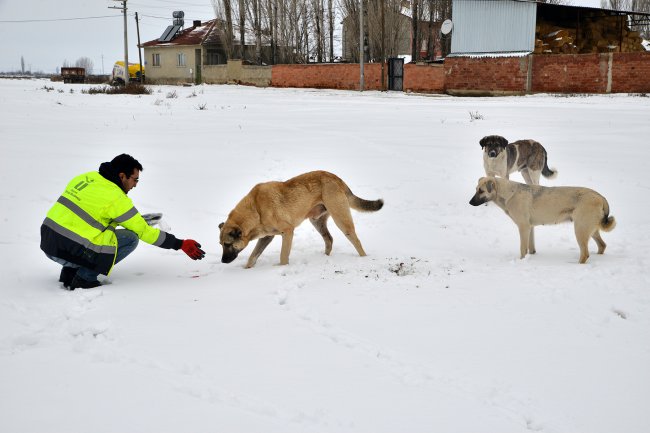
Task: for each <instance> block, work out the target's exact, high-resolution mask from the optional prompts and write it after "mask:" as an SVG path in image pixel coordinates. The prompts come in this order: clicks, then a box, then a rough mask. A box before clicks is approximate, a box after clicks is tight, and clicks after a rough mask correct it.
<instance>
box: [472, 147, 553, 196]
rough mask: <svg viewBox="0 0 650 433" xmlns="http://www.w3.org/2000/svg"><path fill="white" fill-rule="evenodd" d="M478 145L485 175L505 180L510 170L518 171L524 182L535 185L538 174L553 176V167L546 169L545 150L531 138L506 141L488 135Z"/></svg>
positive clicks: (551, 177)
mask: <svg viewBox="0 0 650 433" xmlns="http://www.w3.org/2000/svg"><path fill="white" fill-rule="evenodd" d="M479 144H480V145H481V148H482V149H483V168H485V174H486V175H487V176H500V177H503V178H505V179H509V177H510V173H514V172H515V171H519V172H520V173H521V175H522V177H523V178H524V180H525V181H526V183H527V184H528V185H539V178H540V175H544V177H546V178H549V179H553V178H555V177H556V176H557V170H552V169H550V168H548V164H547V159H548V157H547V155H546V149H544V146H542V145H541V144H539V143H538V142H537V141H535V140H518V141H514V142H512V143H508V140H506V139H505V138H503V137H501V136H500V135H488V136H487V137H483V138H482V139H481V141H480V142H479Z"/></svg>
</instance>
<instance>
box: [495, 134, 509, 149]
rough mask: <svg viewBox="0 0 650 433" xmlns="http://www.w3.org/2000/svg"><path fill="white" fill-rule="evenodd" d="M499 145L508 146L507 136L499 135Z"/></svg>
mask: <svg viewBox="0 0 650 433" xmlns="http://www.w3.org/2000/svg"><path fill="white" fill-rule="evenodd" d="M497 138H498V142H499V146H501V147H506V146H507V145H508V140H506V139H505V137H501V136H497Z"/></svg>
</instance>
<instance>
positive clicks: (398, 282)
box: [0, 80, 650, 433]
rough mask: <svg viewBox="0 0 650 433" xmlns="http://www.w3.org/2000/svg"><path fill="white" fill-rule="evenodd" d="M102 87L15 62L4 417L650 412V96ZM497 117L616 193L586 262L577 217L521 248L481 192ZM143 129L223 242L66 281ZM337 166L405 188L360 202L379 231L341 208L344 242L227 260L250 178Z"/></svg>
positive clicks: (640, 423)
mask: <svg viewBox="0 0 650 433" xmlns="http://www.w3.org/2000/svg"><path fill="white" fill-rule="evenodd" d="M46 87H48V88H49V87H53V88H54V89H53V90H52V91H47V90H46ZM87 87H88V86H87V85H81V84H79V85H77V84H73V85H64V84H62V83H51V82H49V81H37V80H0V109H1V110H2V113H3V116H2V118H1V120H0V131H1V132H2V141H1V142H0V143H1V144H0V146H1V155H2V157H1V158H0V178H1V181H2V189H0V202H1V207H0V209H1V210H0V217H1V220H0V221H1V222H0V258H1V261H0V262H1V263H2V265H1V266H2V272H1V275H2V284H1V288H0V389H1V390H2V391H1V393H0V431H2V432H12V433H20V432H30V433H37V432H44V431H47V432H66V433H75V432H79V433H85V432H94V433H102V432H106V433H113V432H129V433H133V432H143V433H144V432H154V431H155V432H158V433H164V432H181V431H182V432H215V431H223V432H230V433H236V432H242V433H246V432H282V433H291V432H300V433H304V432H337V433H338V432H360V433H365V432H375V433H380V432H396V431H404V432H410V433H416V432H434V431H435V432H445V433H447V432H481V433H491V432H494V433H509V432H529V431H540V432H557V433H563V432H572V433H580V432H584V433H598V432H603V433H611V432H614V431H616V432H626V433H644V432H648V431H650V412H649V411H648V410H647V407H648V403H649V402H650V386H649V385H650V369H649V368H648V365H650V292H649V291H648V287H649V283H650V278H649V277H648V273H647V269H648V268H649V266H650V234H649V230H648V213H649V212H650V194H649V190H648V183H647V179H646V173H647V161H648V159H649V158H650V148H649V147H648V145H647V140H648V137H649V136H650V98H647V97H643V96H640V95H636V96H632V95H612V96H607V95H601V96H584V95H583V96H575V97H562V96H557V95H534V96H526V97H503V98H454V97H449V96H425V95H407V94H403V93H380V92H363V93H359V92H346V91H334V90H308V89H307V90H300V89H273V88H267V89H262V88H254V87H242V86H196V87H166V86H164V87H153V89H154V93H153V94H152V95H144V96H141V97H138V96H121V95H119V96H118V95H114V96H108V95H86V94H82V93H81V89H82V88H87ZM172 91H176V93H177V95H178V97H177V98H167V97H166V95H168V94H170V93H171V92H172ZM201 107H204V109H200V108H201ZM470 113H480V114H481V116H482V119H479V118H477V117H476V116H471V115H470ZM490 134H499V135H503V136H505V137H506V138H508V139H510V140H515V139H523V138H534V139H536V140H538V141H540V142H541V143H542V144H543V145H544V146H545V147H546V149H547V151H548V154H549V165H550V166H551V167H556V168H557V169H558V170H559V175H558V177H557V178H556V179H554V180H547V179H544V178H542V183H543V184H544V185H580V186H587V187H590V188H593V189H595V190H597V191H599V192H600V193H602V194H603V195H604V196H605V197H607V199H608V201H609V204H610V207H611V213H612V215H614V216H615V217H616V219H617V222H618V225H617V227H616V229H615V230H614V231H612V232H610V233H604V234H603V238H604V240H605V242H607V244H608V247H607V251H606V252H605V254H604V255H598V254H596V253H595V249H596V248H595V244H594V243H593V242H592V243H591V244H590V250H591V253H592V255H591V257H590V258H589V261H588V262H587V264H585V265H579V264H578V255H579V254H578V248H577V244H576V241H575V238H574V235H573V229H572V226H571V225H570V224H563V225H558V226H548V227H539V228H537V236H536V239H537V254H535V255H533V256H528V257H527V258H525V259H524V260H520V259H519V258H518V248H519V246H518V242H519V240H518V234H517V230H516V228H515V226H514V224H513V223H512V222H511V221H510V220H509V219H508V217H507V216H506V215H505V214H504V213H503V212H502V211H501V210H500V209H499V208H497V207H496V206H494V205H487V206H480V207H472V206H470V205H469V204H468V201H469V199H470V198H471V197H472V195H473V194H474V189H475V186H476V182H477V180H478V178H479V177H481V176H482V175H483V167H482V158H481V150H480V147H479V144H478V141H479V140H480V138H482V137H483V136H485V135H490ZM122 152H127V153H129V154H131V155H133V156H135V157H136V158H137V159H138V160H139V161H140V162H141V163H142V164H143V166H144V171H143V172H142V173H141V176H140V179H141V181H140V182H139V184H138V186H137V188H135V189H134V190H132V191H131V192H130V194H129V195H130V197H131V198H132V199H133V200H134V202H135V203H136V206H137V207H138V209H139V210H140V211H141V212H143V213H147V212H163V213H164V217H163V218H164V220H165V222H166V223H167V224H168V225H169V226H170V227H171V232H172V233H173V234H175V235H176V236H178V237H181V238H193V239H196V240H198V241H199V242H201V243H202V245H203V247H204V249H205V250H206V251H207V256H206V258H205V259H204V260H203V261H200V262H194V261H191V260H190V259H188V258H187V257H186V256H185V255H184V254H183V253H182V252H179V251H171V250H162V249H159V248H156V247H153V246H150V245H147V244H144V243H141V244H140V246H139V247H138V249H137V250H136V251H135V252H134V253H133V254H132V255H131V256H129V257H128V258H127V259H126V260H125V261H124V262H122V263H120V264H119V265H117V266H116V268H115V269H114V271H113V273H112V274H111V275H110V277H108V278H103V279H102V281H103V282H104V285H103V286H102V287H100V288H97V289H91V290H76V291H73V292H68V291H65V290H62V289H61V288H60V287H61V286H60V283H58V282H57V279H58V275H59V267H58V266H57V265H56V264H55V263H53V262H52V261H50V260H48V259H47V258H46V257H45V256H44V255H43V253H42V252H41V251H40V249H39V239H40V237H39V227H40V224H41V222H42V220H43V218H44V216H45V214H46V212H47V210H48V209H49V208H50V206H51V205H52V204H53V202H54V201H55V200H56V199H57V198H58V196H59V195H60V193H61V192H62V190H63V187H64V186H65V184H66V183H67V182H68V180H69V179H71V178H72V177H73V176H74V175H77V174H79V173H82V172H84V171H87V170H93V169H97V167H98V166H99V164H100V163H101V162H103V161H107V160H110V159H111V158H112V157H113V156H115V155H117V154H119V153H122ZM315 169H323V170H328V171H332V172H334V173H336V174H338V175H339V176H340V177H341V178H342V179H343V180H345V181H346V182H347V183H348V184H349V185H350V187H351V189H352V190H353V191H354V192H355V193H356V194H357V195H358V196H360V197H362V198H365V199H370V200H372V199H377V198H380V197H381V198H383V199H384V200H385V206H384V208H383V209H382V210H380V211H379V212H376V213H354V219H355V222H356V226H357V233H358V235H359V238H360V239H361V242H362V244H363V246H364V248H365V250H366V252H367V253H368V256H367V257H358V256H357V255H356V252H355V250H354V248H353V247H352V245H351V244H350V243H349V242H348V241H347V240H346V239H345V238H344V236H343V235H342V234H341V233H340V232H339V231H338V230H337V229H336V227H334V226H333V224H331V223H330V226H331V231H332V235H333V236H334V249H333V251H332V255H331V256H329V257H328V256H325V255H324V254H323V248H324V246H323V242H322V239H321V238H320V235H318V234H317V233H316V232H315V230H313V228H312V227H311V225H310V224H308V223H307V224H304V225H302V226H301V227H300V228H299V229H298V230H297V231H296V235H295V237H294V245H293V249H292V251H291V257H290V264H289V265H288V266H279V265H278V263H279V250H280V241H279V240H275V241H274V242H273V243H272V244H271V245H270V246H269V247H268V249H267V251H266V252H265V253H264V254H263V255H262V256H261V257H260V259H259V261H258V263H257V265H256V266H255V268H253V269H244V267H243V266H244V264H245V261H246V259H247V257H248V255H249V254H250V251H251V250H252V247H250V246H249V248H248V249H247V250H245V251H244V252H243V253H242V254H241V255H240V257H239V258H238V259H237V260H236V261H234V262H233V263H231V264H228V265H225V264H222V263H221V262H220V258H221V251H220V246H219V244H218V229H217V225H218V224H219V223H220V222H222V221H223V220H224V219H225V218H226V216H227V214H228V212H229V211H230V210H231V209H232V208H233V207H234V206H235V204H236V203H237V202H238V201H239V199H241V198H242V197H243V196H244V195H245V194H246V193H247V192H248V191H249V190H250V188H251V187H252V186H253V185H255V184H256V183H258V182H263V181H268V180H283V179H288V178H290V177H292V176H295V175H297V174H300V173H303V172H306V171H310V170H315ZM511 178H512V179H514V180H519V181H521V180H522V179H521V176H520V175H519V174H513V175H512V177H511Z"/></svg>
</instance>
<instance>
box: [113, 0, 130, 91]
mask: <svg viewBox="0 0 650 433" xmlns="http://www.w3.org/2000/svg"><path fill="white" fill-rule="evenodd" d="M113 1H119V2H122V6H121V7H120V6H109V7H108V8H109V9H120V10H122V13H123V14H124V85H125V86H128V85H129V38H128V35H127V31H126V30H127V25H126V0H113Z"/></svg>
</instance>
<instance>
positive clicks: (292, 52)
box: [211, 0, 451, 64]
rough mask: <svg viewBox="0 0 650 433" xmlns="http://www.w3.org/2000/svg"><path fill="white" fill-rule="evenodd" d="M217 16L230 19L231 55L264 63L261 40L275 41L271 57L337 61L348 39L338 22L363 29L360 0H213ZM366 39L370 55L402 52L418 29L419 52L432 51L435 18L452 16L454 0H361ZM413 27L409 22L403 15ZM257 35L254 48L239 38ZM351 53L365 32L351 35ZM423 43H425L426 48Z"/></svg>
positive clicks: (289, 60) (372, 57)
mask: <svg viewBox="0 0 650 433" xmlns="http://www.w3.org/2000/svg"><path fill="white" fill-rule="evenodd" d="M211 2H212V6H213V8H214V12H215V16H216V18H217V19H219V20H222V21H223V22H224V23H225V37H224V39H225V41H224V42H225V47H224V48H225V50H226V55H227V56H228V58H240V59H246V60H250V61H252V62H253V63H257V64H261V63H262V50H263V49H262V46H263V45H266V46H270V51H271V56H270V57H271V58H270V62H271V63H274V64H275V63H308V62H320V63H322V62H333V61H336V60H339V59H337V56H336V55H335V47H337V46H341V45H342V44H343V43H344V41H342V40H341V39H340V38H341V37H340V36H339V35H340V32H337V31H336V28H337V24H341V23H342V24H343V25H344V27H345V28H347V29H348V30H349V31H348V32H347V33H348V34H349V35H359V13H360V10H361V7H360V1H359V0H211ZM361 3H362V4H363V14H364V18H366V19H365V20H364V23H365V24H364V45H365V49H364V51H365V52H366V56H365V57H366V60H367V61H379V60H380V59H383V58H386V57H390V56H393V55H396V54H398V53H397V48H398V45H399V41H400V40H401V39H403V37H404V33H405V32H406V33H407V35H406V36H407V37H408V34H413V35H414V36H413V41H414V44H413V45H414V53H415V54H416V55H415V56H414V58H419V57H420V52H422V51H424V52H425V53H427V54H425V56H431V55H432V53H433V52H434V50H435V45H436V43H439V41H438V40H437V39H436V37H437V35H436V34H435V32H434V31H432V27H431V26H432V23H433V22H435V21H440V20H442V19H445V18H450V17H451V0H412V1H404V0H362V2H361ZM405 17H406V19H407V20H409V19H410V21H411V26H412V27H411V28H410V29H409V27H408V26H406V27H405V26H404V23H403V21H404V19H405ZM411 18H413V19H411ZM246 36H249V38H253V39H254V43H253V45H254V46H255V49H254V52H248V51H246V49H245V47H244V45H245V44H239V43H238V44H235V42H234V41H235V40H237V41H243V40H246ZM346 43H349V44H351V45H350V48H351V49H350V50H349V51H350V54H351V55H350V57H349V58H346V59H345V60H348V61H352V62H358V61H359V45H360V38H359V37H358V36H357V37H356V38H354V37H350V38H349V41H346ZM422 43H424V44H425V49H424V50H422V49H421V45H422Z"/></svg>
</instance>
